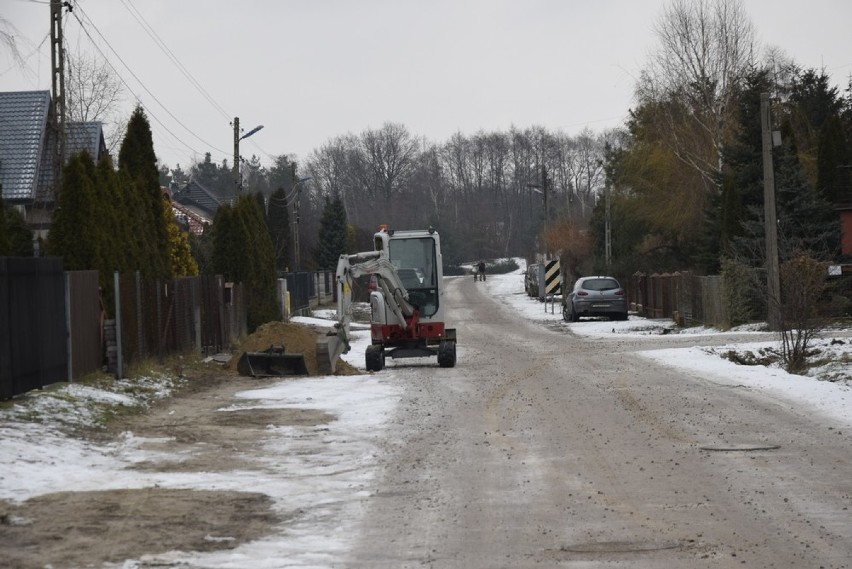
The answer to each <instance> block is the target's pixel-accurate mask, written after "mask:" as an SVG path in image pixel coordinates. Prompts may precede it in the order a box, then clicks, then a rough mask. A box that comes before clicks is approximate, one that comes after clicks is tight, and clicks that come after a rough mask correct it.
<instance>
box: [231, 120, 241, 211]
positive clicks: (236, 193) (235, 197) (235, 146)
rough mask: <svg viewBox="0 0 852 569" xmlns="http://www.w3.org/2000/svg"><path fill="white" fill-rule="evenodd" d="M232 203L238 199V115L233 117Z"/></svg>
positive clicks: (239, 184)
mask: <svg viewBox="0 0 852 569" xmlns="http://www.w3.org/2000/svg"><path fill="white" fill-rule="evenodd" d="M233 170H234V204H235V205H236V203H237V200H239V199H240V186H241V185H242V184H241V182H242V180H240V117H234V167H233Z"/></svg>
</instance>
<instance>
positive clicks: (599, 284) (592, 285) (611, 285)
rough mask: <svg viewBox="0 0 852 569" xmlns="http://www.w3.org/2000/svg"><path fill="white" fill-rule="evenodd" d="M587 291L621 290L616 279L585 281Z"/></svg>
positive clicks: (584, 286)
mask: <svg viewBox="0 0 852 569" xmlns="http://www.w3.org/2000/svg"><path fill="white" fill-rule="evenodd" d="M583 288H584V289H586V290H615V289H617V288H621V287H620V286H619V284H618V281H617V280H615V279H588V280H586V281H583Z"/></svg>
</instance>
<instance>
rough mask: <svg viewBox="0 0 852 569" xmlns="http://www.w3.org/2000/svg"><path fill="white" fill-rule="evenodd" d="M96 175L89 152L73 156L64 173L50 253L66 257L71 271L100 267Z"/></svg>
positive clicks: (50, 238)
mask: <svg viewBox="0 0 852 569" xmlns="http://www.w3.org/2000/svg"><path fill="white" fill-rule="evenodd" d="M93 171H94V164H93V163H92V158H91V156H89V154H88V153H87V152H81V153H80V154H75V155H73V156H71V158H69V160H68V163H67V164H66V165H65V168H64V169H63V171H62V190H61V192H60V193H59V198H58V200H57V205H56V211H55V212H54V214H53V226H52V227H51V230H50V237H49V241H48V252H49V253H50V254H51V255H56V256H58V257H62V258H63V260H64V264H65V268H66V269H67V270H83V269H94V268H97V267H99V266H100V261H101V258H100V257H99V251H98V245H97V230H98V223H97V221H96V220H97V207H96V206H97V199H96V195H95V184H94V180H93V179H92V177H91V175H92V173H93Z"/></svg>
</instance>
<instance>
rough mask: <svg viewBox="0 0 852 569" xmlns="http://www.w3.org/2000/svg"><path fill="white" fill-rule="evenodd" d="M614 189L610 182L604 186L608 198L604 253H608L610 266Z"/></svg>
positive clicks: (607, 258)
mask: <svg viewBox="0 0 852 569" xmlns="http://www.w3.org/2000/svg"><path fill="white" fill-rule="evenodd" d="M611 193H612V190H611V189H610V187H609V184H607V185H606V187H605V188H604V196H605V199H606V210H605V213H606V215H605V217H604V253H605V255H606V266H607V268H609V266H610V265H612V210H611V209H610V205H611V204H610V201H611V200H610V194H611Z"/></svg>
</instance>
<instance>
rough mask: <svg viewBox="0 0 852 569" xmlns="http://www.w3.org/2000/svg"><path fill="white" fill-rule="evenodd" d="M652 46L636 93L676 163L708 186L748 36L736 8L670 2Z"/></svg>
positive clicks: (728, 1) (749, 51)
mask: <svg viewBox="0 0 852 569" xmlns="http://www.w3.org/2000/svg"><path fill="white" fill-rule="evenodd" d="M656 34H657V38H658V39H659V46H658V48H657V50H656V52H655V53H653V54H652V57H651V62H650V64H649V66H648V68H647V69H645V70H644V71H643V73H642V75H641V79H640V81H639V84H638V86H637V96H638V98H639V101H640V103H650V104H651V105H649V106H650V107H651V108H654V109H656V110H657V111H658V112H657V119H658V120H659V124H658V126H659V130H660V131H665V132H667V133H668V136H667V137H666V140H667V142H668V144H669V145H670V146H671V148H672V149H673V151H674V153H675V155H676V156H677V158H678V159H679V160H681V161H682V162H683V163H685V164H686V165H688V166H689V167H690V168H693V169H695V170H697V171H698V172H700V173H701V175H702V176H703V178H704V179H705V181H706V183H707V184H715V183H716V174H717V173H718V172H719V171H720V169H721V165H722V164H721V160H722V158H721V156H722V154H721V153H722V145H723V143H724V141H725V140H726V138H727V137H728V136H729V135H730V134H731V133H732V128H733V125H734V121H735V117H734V116H733V113H734V105H733V104H732V103H733V97H734V96H735V92H736V88H737V86H738V84H739V83H740V81H741V80H742V78H743V77H744V76H745V74H746V73H747V71H748V70H749V68H750V67H751V65H752V64H753V62H754V58H755V49H756V40H755V32H754V28H753V26H752V24H751V21H750V19H749V18H748V15H747V14H746V12H745V10H744V9H743V6H742V3H741V0H673V1H672V3H671V4H670V5H669V7H668V8H667V9H665V11H664V12H663V15H662V17H661V18H660V20H659V21H658V23H657V25H656Z"/></svg>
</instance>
